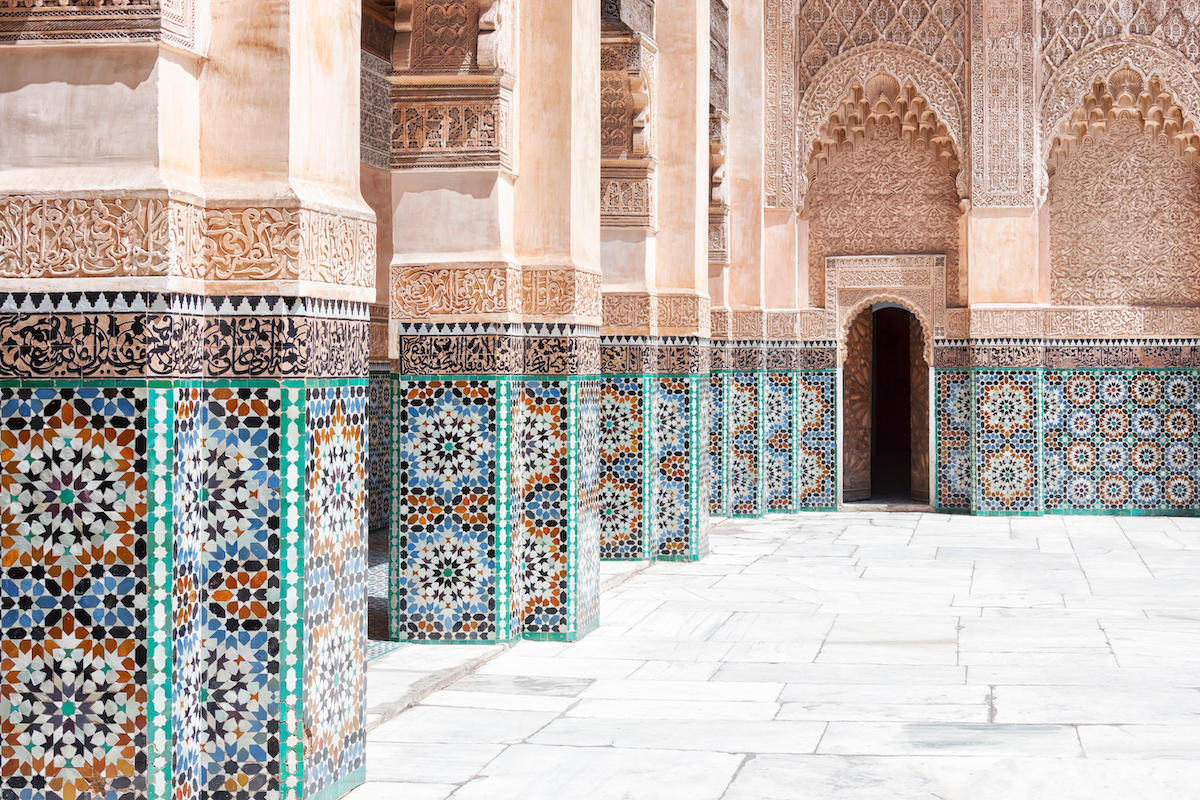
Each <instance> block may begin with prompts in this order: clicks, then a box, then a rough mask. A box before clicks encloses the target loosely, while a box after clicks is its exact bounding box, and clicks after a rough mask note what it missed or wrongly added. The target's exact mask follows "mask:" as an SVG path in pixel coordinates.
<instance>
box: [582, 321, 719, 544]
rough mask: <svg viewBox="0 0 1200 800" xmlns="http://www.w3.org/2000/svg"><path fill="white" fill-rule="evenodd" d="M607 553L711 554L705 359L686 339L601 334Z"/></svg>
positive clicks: (702, 349) (697, 344)
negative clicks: (606, 335) (602, 338)
mask: <svg viewBox="0 0 1200 800" xmlns="http://www.w3.org/2000/svg"><path fill="white" fill-rule="evenodd" d="M601 363H602V367H603V369H604V375H603V386H602V390H601V401H600V402H601V423H600V515H601V554H602V556H603V557H604V558H611V559H646V558H660V559H683V560H694V559H698V558H702V557H703V556H704V554H705V553H707V550H708V532H707V528H708V499H707V498H708V492H709V489H708V482H709V477H708V462H707V458H708V456H707V450H706V448H707V439H706V438H705V433H704V432H705V431H707V430H708V414H709V413H710V409H709V407H708V400H707V393H708V385H707V384H708V374H707V373H708V369H707V366H708V357H707V347H706V344H705V343H703V342H702V341H701V340H697V339H688V338H649V337H615V336H614V337H605V339H604V340H603V342H602V345H601Z"/></svg>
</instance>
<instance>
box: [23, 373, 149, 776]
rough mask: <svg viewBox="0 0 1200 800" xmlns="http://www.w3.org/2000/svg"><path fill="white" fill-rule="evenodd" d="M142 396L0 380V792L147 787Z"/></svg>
mask: <svg viewBox="0 0 1200 800" xmlns="http://www.w3.org/2000/svg"><path fill="white" fill-rule="evenodd" d="M147 399H148V390H147V388H146V387H145V386H141V387H122V386H80V387H50V386H37V387H29V386H19V385H8V386H3V387H0V416H2V417H3V423H4V424H3V425H2V426H0V446H2V447H3V449H4V450H5V452H6V457H5V459H4V461H3V464H2V465H0V493H2V495H3V509H2V510H0V521H2V529H0V544H2V552H3V558H2V560H0V621H2V625H0V664H2V665H3V667H2V670H0V708H3V710H4V716H3V718H0V752H2V753H3V761H2V763H0V792H2V794H3V796H4V797H5V798H8V797H13V798H55V799H56V800H57V799H58V798H74V797H88V796H90V795H91V793H92V787H93V786H95V785H97V784H102V785H104V786H106V787H107V792H106V798H111V799H112V800H134V799H135V798H141V797H145V796H146V794H147V789H148V786H147V769H146V767H147V758H148V754H147V740H146V730H147V725H148V719H147V715H148V699H149V698H148V680H147V678H148V676H147V671H148V664H147V634H148V630H147V602H148V598H149V597H150V584H149V581H148V564H147V560H146V559H147V555H146V554H147V549H146V548H147V530H146V521H147V511H148V508H147V505H148V498H147V491H146V490H147V466H148V465H147V430H146V426H147ZM158 652H159V653H161V650H159V651H158ZM163 711H164V709H162V708H161V707H160V708H158V709H156V713H158V714H161V713H162V712H163Z"/></svg>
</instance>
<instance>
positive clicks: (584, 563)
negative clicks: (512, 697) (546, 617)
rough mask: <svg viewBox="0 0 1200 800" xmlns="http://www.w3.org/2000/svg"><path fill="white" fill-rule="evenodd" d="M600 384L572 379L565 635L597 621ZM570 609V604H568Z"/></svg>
mask: <svg viewBox="0 0 1200 800" xmlns="http://www.w3.org/2000/svg"><path fill="white" fill-rule="evenodd" d="M600 383H601V381H600V380H599V379H598V378H593V379H584V380H577V381H575V386H576V389H577V393H576V396H575V397H574V398H573V400H574V403H575V404H576V408H577V409H578V410H577V411H576V413H575V414H574V415H573V416H572V418H571V420H570V424H571V431H572V432H573V433H574V434H575V441H574V442H572V443H571V449H572V452H578V454H579V455H578V456H577V460H576V463H575V465H574V473H575V475H576V476H577V477H576V479H575V480H576V485H575V486H573V487H572V506H573V507H574V508H575V509H577V511H576V517H575V520H574V527H575V534H574V539H575V541H574V543H573V549H574V552H575V563H574V569H575V575H576V578H575V585H574V609H573V610H572V611H571V616H572V617H573V620H568V625H567V633H568V638H571V637H578V636H582V635H584V634H585V633H587V632H588V631H590V630H592V629H593V628H595V627H596V626H597V625H599V624H600ZM568 609H569V610H571V609H570V607H568Z"/></svg>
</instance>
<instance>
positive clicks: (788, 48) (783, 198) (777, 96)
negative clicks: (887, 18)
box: [763, 0, 828, 208]
mask: <svg viewBox="0 0 1200 800" xmlns="http://www.w3.org/2000/svg"><path fill="white" fill-rule="evenodd" d="M763 3H764V6H763V26H764V36H765V37H766V42H765V43H764V45H763V57H764V60H765V62H766V63H765V67H766V74H765V76H764V84H763V92H764V98H763V99H764V101H765V102H764V109H763V125H764V129H763V192H764V195H765V202H766V204H767V205H768V206H770V207H773V208H794V207H795V206H796V205H798V200H797V196H796V173H797V164H796V139H795V127H794V126H795V121H796V95H797V89H796V72H795V70H796V26H795V20H796V0H763ZM826 116H828V115H826ZM802 152H803V151H802ZM805 158H807V156H805Z"/></svg>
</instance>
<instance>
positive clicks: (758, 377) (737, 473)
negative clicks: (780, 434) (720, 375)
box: [728, 372, 764, 517]
mask: <svg viewBox="0 0 1200 800" xmlns="http://www.w3.org/2000/svg"><path fill="white" fill-rule="evenodd" d="M762 382H763V373H761V372H734V373H733V374H732V375H731V376H730V380H729V411H730V421H729V451H728V452H729V460H730V479H729V492H730V511H731V513H732V515H733V516H735V517H757V516H758V515H759V514H761V513H762V510H763V490H764V481H763V475H762V471H763V470H762V466H763V458H762V456H763V427H762V414H761V413H760V409H761V408H762V402H761V401H762Z"/></svg>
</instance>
